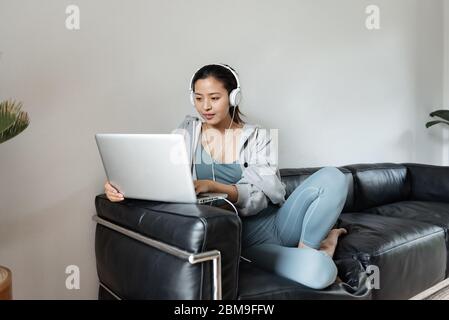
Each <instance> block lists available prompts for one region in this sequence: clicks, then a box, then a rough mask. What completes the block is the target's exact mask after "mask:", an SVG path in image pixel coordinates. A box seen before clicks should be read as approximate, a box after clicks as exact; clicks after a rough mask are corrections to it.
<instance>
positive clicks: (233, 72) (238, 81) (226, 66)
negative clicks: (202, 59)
mask: <svg viewBox="0 0 449 320" xmlns="http://www.w3.org/2000/svg"><path fill="white" fill-rule="evenodd" d="M208 66H220V67H223V68H226V69H228V70H229V71H231V72H232V74H233V75H234V78H235V80H236V81H237V89H240V80H239V76H238V75H237V73H236V72H235V71H234V70H233V69H232V68H231V67H230V66H228V65H227V64H223V63H211V64H208ZM202 68H204V66H202V67H201V68H198V69H197V70H196V71H195V73H194V74H193V75H192V78H190V89H189V90H190V91H193V89H194V88H193V83H192V82H193V78H195V75H196V74H197V72H198V71H200V70H201V69H202Z"/></svg>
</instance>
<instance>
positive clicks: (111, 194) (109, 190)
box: [104, 181, 125, 202]
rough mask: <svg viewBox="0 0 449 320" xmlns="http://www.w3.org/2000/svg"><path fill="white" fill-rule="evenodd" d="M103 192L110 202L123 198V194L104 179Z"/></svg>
mask: <svg viewBox="0 0 449 320" xmlns="http://www.w3.org/2000/svg"><path fill="white" fill-rule="evenodd" d="M104 193H106V197H108V199H109V200H110V201H112V202H119V201H123V200H125V197H124V196H123V194H121V193H120V192H118V191H117V189H115V188H114V187H113V186H112V185H111V184H110V183H109V181H106V183H105V184H104Z"/></svg>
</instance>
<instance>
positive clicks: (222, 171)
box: [195, 141, 242, 206]
mask: <svg viewBox="0 0 449 320" xmlns="http://www.w3.org/2000/svg"><path fill="white" fill-rule="evenodd" d="M195 161H196V162H195V167H196V177H197V179H198V180H213V179H212V178H213V176H212V161H213V162H214V172H215V181H217V182H221V183H223V184H234V183H236V182H237V181H239V180H240V179H241V177H242V169H241V168H240V163H239V162H238V160H236V161H234V162H232V163H219V162H217V161H216V160H214V159H213V158H211V156H210V155H209V153H208V152H207V151H206V149H204V148H203V145H202V144H201V142H200V141H199V142H198V147H197V149H196V155H195ZM212 204H213V205H216V206H221V205H223V204H226V201H224V200H217V201H214V202H213V203H212Z"/></svg>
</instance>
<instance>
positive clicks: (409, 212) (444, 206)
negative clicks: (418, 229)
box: [365, 201, 449, 276]
mask: <svg viewBox="0 0 449 320" xmlns="http://www.w3.org/2000/svg"><path fill="white" fill-rule="evenodd" d="M365 211H366V212H369V213H373V214H378V215H382V216H388V217H396V218H402V219H411V220H414V221H421V222H427V223H430V224H434V225H436V226H440V227H442V228H443V230H444V231H445V236H446V248H447V250H448V255H447V258H448V260H447V262H446V276H447V275H448V274H449V232H448V230H449V203H444V202H430V201H401V202H396V203H391V204H387V205H384V206H379V207H375V208H371V209H367V210H365Z"/></svg>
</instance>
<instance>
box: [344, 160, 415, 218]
mask: <svg viewBox="0 0 449 320" xmlns="http://www.w3.org/2000/svg"><path fill="white" fill-rule="evenodd" d="M344 168H347V169H349V170H350V171H351V172H352V174H353V178H354V199H355V203H354V205H355V208H354V210H351V211H360V210H363V209H366V208H371V207H375V206H379V205H383V204H387V203H393V202H396V201H402V200H407V199H408V197H409V194H410V185H409V181H408V180H407V168H406V167H405V166H403V165H400V164H395V163H376V164H353V165H349V166H344ZM343 211H344V212H347V211H350V210H343Z"/></svg>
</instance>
